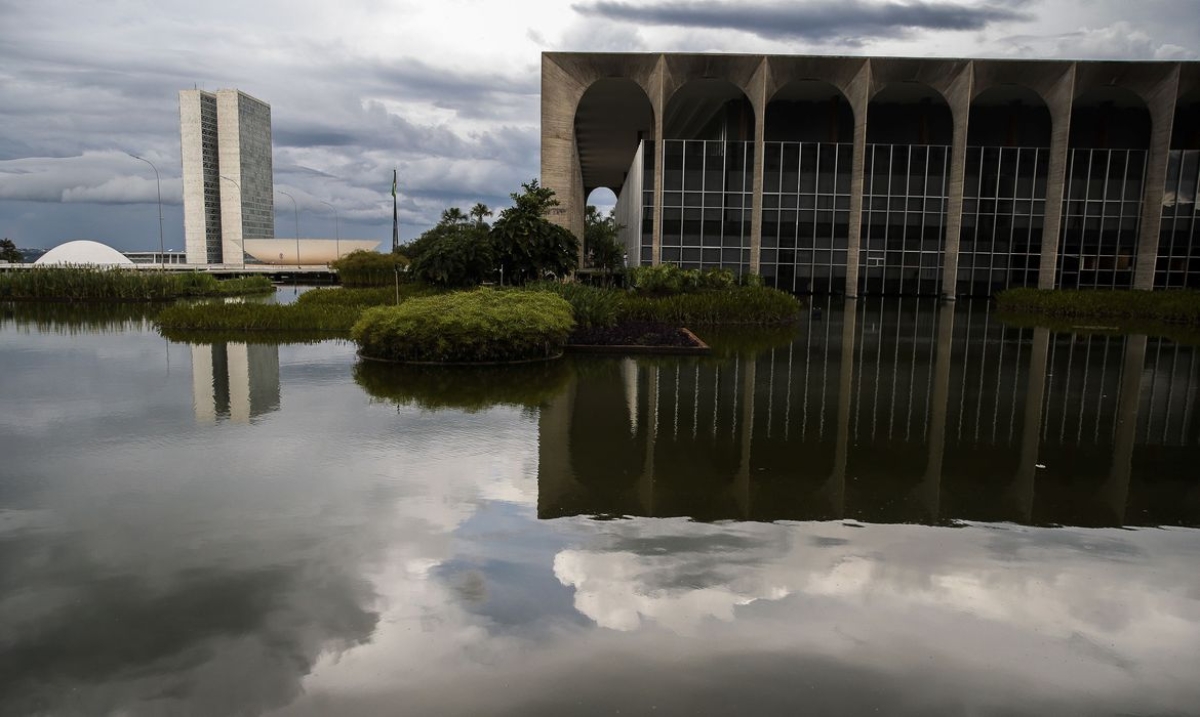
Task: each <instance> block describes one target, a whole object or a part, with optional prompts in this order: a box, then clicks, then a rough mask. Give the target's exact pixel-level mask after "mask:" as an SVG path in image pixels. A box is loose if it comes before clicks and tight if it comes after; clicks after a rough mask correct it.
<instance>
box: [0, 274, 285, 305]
mask: <svg viewBox="0 0 1200 717" xmlns="http://www.w3.org/2000/svg"><path fill="white" fill-rule="evenodd" d="M274 290H275V286H274V285H273V284H272V283H271V280H270V279H268V278H267V277H265V276H251V277H242V278H236V279H225V280H218V279H217V278H216V277H214V276H212V275H211V274H204V273H202V272H198V271H192V272H184V273H170V272H156V271H139V270H135V269H123V268H119V267H111V268H104V267H94V266H36V267H32V268H28V269H22V270H20V271H6V272H2V273H0V301H67V302H93V303H97V302H137V301H172V300H174V299H182V298H195V297H205V296H243V295H248V294H269V293H271V292H272V291H274Z"/></svg>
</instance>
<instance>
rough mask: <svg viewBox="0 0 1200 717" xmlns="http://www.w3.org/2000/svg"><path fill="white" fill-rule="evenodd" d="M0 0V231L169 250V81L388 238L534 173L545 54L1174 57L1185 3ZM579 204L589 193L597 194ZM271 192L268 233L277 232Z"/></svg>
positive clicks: (173, 119) (298, 191) (314, 194)
mask: <svg viewBox="0 0 1200 717" xmlns="http://www.w3.org/2000/svg"><path fill="white" fill-rule="evenodd" d="M1130 7H1131V3H1129V2H1128V0H751V1H749V2H730V1H726V0H574V1H565V2H551V1H547V0H527V1H526V2H522V3H519V4H518V3H495V2H479V1H477V0H441V1H440V2H436V3H432V2H423V3H415V2H407V1H405V0H342V1H341V2H337V3H332V2H327V1H317V0H291V1H290V2H282V1H281V0H260V1H258V2H253V3H247V2H232V1H231V0H210V1H209V2H206V3H195V2H188V3H182V2H176V1H175V0H162V1H160V2H154V3H152V2H144V1H142V0H110V1H107V2H94V0H88V1H84V0H41V1H39V2H30V1H29V0H0V236H6V237H9V238H12V239H13V240H14V241H15V242H16V243H17V245H18V246H22V247H51V246H54V245H56V244H58V243H61V242H63V241H67V240H71V239H81V238H86V239H94V240H98V241H103V242H107V243H110V244H112V245H113V246H115V247H117V248H119V249H123V250H133V249H147V248H152V247H156V246H157V244H158V227H157V217H158V214H157V209H156V205H155V197H156V195H155V181H154V174H153V172H152V171H151V170H150V167H149V166H147V165H146V164H144V163H142V162H139V161H137V160H136V159H132V158H130V157H129V156H128V155H127V153H132V154H137V155H141V156H144V157H146V158H148V159H149V160H151V161H152V162H153V163H154V164H155V165H156V166H157V167H158V170H159V172H160V173H161V175H162V199H163V204H164V207H165V208H164V215H165V221H164V224H165V230H164V231H165V237H166V246H167V248H169V249H170V248H174V249H181V248H182V246H183V226H182V204H181V202H182V199H181V184H180V179H179V177H180V166H179V110H178V95H177V93H178V91H179V90H180V89H186V88H192V87H200V88H203V89H207V90H215V89H219V88H225V87H237V88H239V89H242V90H243V91H245V92H248V93H250V94H252V95H254V96H256V97H259V98H261V99H263V100H265V101H267V102H269V103H270V104H271V108H272V117H273V123H274V126H273V129H274V143H275V184H276V188H278V189H282V190H284V191H287V192H289V193H291V194H292V195H293V196H295V197H296V199H297V202H298V205H299V225H300V233H301V235H304V236H332V235H333V233H334V222H333V212H332V211H331V210H330V209H329V207H328V206H326V205H325V204H323V202H328V203H329V204H332V205H334V206H336V207H337V210H338V213H339V215H340V218H341V235H342V236H344V237H354V238H369V239H381V240H386V239H387V238H388V237H389V235H390V229H391V226H390V221H391V207H390V201H389V200H390V196H389V194H390V189H391V184H390V180H391V171H392V169H393V168H396V169H398V170H399V174H400V183H401V194H402V197H401V205H400V222H401V229H400V232H401V241H407V240H410V239H412V238H414V237H415V236H416V235H417V234H419V233H420V232H421V231H423V230H424V229H426V228H428V227H429V226H430V225H431V224H432V223H433V222H434V221H435V220H436V218H437V216H438V215H439V214H440V212H441V210H442V209H444V208H445V207H447V206H461V207H467V206H470V205H472V204H474V203H475V202H477V201H482V202H485V203H487V204H489V205H491V206H492V207H493V208H500V207H503V206H505V205H506V203H507V195H508V194H509V193H510V192H512V191H515V190H517V189H518V188H519V185H520V183H521V182H522V181H527V180H528V179H530V178H532V177H535V176H537V174H538V167H539V159H538V152H539V146H538V143H539V128H538V123H539V94H538V93H539V54H540V53H541V52H543V51H696V52H700V51H705V52H707V51H711V52H773V53H821V54H887V55H910V56H926V55H938V56H966V55H970V56H994V57H1071V58H1118V59H1155V58H1158V59H1182V58H1196V57H1197V56H1198V55H1200V23H1198V22H1197V21H1196V14H1195V13H1196V3H1195V0H1141V1H1140V2H1138V3H1136V8H1137V13H1136V15H1134V14H1133V13H1131V12H1130ZM596 201H597V203H604V202H605V200H604V199H602V198H599V197H598V198H597V199H596ZM284 204H286V202H277V205H276V209H277V212H278V214H277V217H276V222H277V230H278V232H279V234H280V235H281V236H288V235H290V234H291V233H292V232H293V231H294V229H293V225H292V216H290V212H289V211H288V210H290V209H291V207H290V206H284Z"/></svg>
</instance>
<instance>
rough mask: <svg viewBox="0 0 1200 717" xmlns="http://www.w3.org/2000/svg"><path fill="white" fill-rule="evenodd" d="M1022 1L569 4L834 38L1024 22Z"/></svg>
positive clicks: (636, 17)
mask: <svg viewBox="0 0 1200 717" xmlns="http://www.w3.org/2000/svg"><path fill="white" fill-rule="evenodd" d="M1026 4H1027V0H1012V1H1011V2H1008V3H1006V4H996V3H992V4H983V5H964V4H961V3H956V2H936V1H934V2H906V3H899V2H884V3H872V2H866V1H865V0H838V1H833V0H821V1H818V2H810V3H777V2H771V3H762V2H760V3H756V4H745V3H734V2H720V1H718V0H676V1H674V2H660V3H654V4H647V5H633V4H631V3H627V2H614V1H613V0H598V1H597V2H591V3H580V4H577V5H574V6H573V7H574V9H575V10H576V11H577V12H580V13H582V14H584V15H590V16H594V17H603V18H607V19H609V20H621V21H626V22H632V23H638V24H642V25H674V26H677V27H698V28H706V29H714V30H741V31H743V32H748V33H751V34H754V35H758V36H759V37H763V38H769V39H792V38H799V39H804V40H809V41H826V40H833V39H839V38H868V37H869V38H887V37H901V36H903V35H904V34H905V33H907V32H908V31H910V30H916V29H920V30H981V29H983V28H985V27H987V26H988V25H990V24H992V23H996V22H1010V21H1014V20H1029V19H1031V17H1032V16H1031V15H1030V14H1029V13H1026V12H1024V11H1022V10H1021V8H1022V7H1023V6H1024V5H1026Z"/></svg>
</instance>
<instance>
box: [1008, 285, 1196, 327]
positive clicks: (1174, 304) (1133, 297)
mask: <svg viewBox="0 0 1200 717" xmlns="http://www.w3.org/2000/svg"><path fill="white" fill-rule="evenodd" d="M996 306H997V307H998V308H999V309H1000V311H1001V312H1004V313H1010V314H1036V315H1041V316H1051V317H1058V318H1088V319H1104V320H1113V321H1151V322H1160V323H1169V324H1193V325H1195V324H1200V291H1113V290H1062V289H1054V290H1046V289H1009V290H1007V291H1002V292H1000V293H999V294H997V295H996Z"/></svg>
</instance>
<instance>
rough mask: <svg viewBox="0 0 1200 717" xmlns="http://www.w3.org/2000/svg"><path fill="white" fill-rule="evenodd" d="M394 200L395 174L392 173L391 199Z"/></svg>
mask: <svg viewBox="0 0 1200 717" xmlns="http://www.w3.org/2000/svg"><path fill="white" fill-rule="evenodd" d="M395 198H396V174H395V172H393V173H392V199H395Z"/></svg>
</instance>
